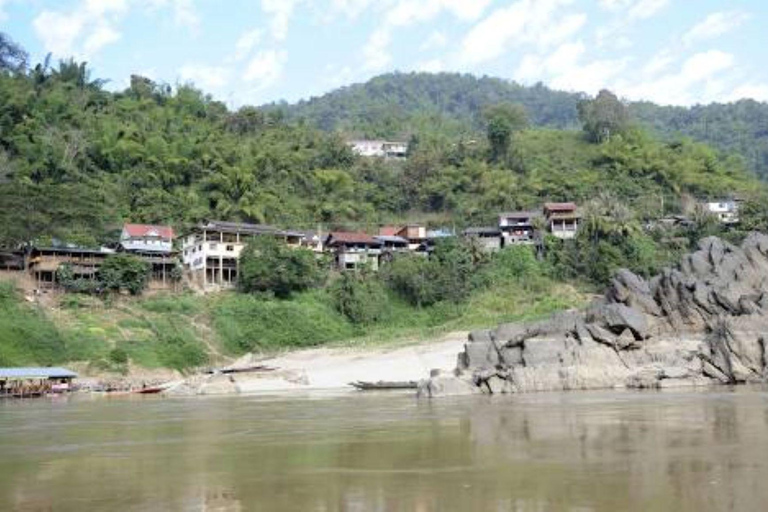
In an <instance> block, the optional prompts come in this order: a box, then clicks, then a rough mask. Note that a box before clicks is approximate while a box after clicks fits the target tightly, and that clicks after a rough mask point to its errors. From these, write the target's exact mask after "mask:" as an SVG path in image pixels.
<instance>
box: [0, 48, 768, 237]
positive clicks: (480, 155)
mask: <svg viewBox="0 0 768 512" xmlns="http://www.w3.org/2000/svg"><path fill="white" fill-rule="evenodd" d="M443 80H444V81H445V83H446V84H451V85H450V87H449V86H448V85H446V87H445V90H444V91H443V92H440V91H439V90H433V89H431V88H430V86H429V85H430V84H432V85H435V84H437V85H439V84H440V83H442V81H443ZM420 83H423V84H424V85H423V87H421V86H420V87H418V88H417V87H416V85H409V84H420ZM372 84H376V85H375V87H376V88H378V89H380V91H381V92H380V93H377V94H379V96H377V97H380V98H389V99H388V100H386V101H385V100H384V99H381V101H380V103H378V106H376V107H375V108H374V107H373V106H367V105H369V103H370V105H373V104H374V103H373V102H369V101H368V100H367V99H366V98H368V96H369V93H368V92H367V91H368V89H369V88H370V87H372V85H371V84H369V85H364V86H354V87H350V88H348V89H345V90H342V91H338V92H337V93H334V94H331V95H330V96H328V97H327V98H337V100H335V101H338V102H339V103H338V105H336V106H334V107H328V108H327V109H326V110H323V112H325V113H323V114H321V113H320V110H318V113H317V114H316V116H317V118H316V121H317V122H318V124H321V125H322V126H324V127H325V128H339V127H340V126H339V124H338V123H341V122H342V120H343V121H344V122H348V123H351V124H350V126H349V127H347V128H346V129H347V130H351V129H352V125H354V124H356V123H359V124H365V125H367V126H368V127H369V128H367V129H365V131H366V132H367V134H369V135H376V134H379V135H386V134H388V133H389V134H394V133H395V132H396V130H399V129H400V126H404V127H405V128H406V129H408V130H410V133H409V134H410V135H414V136H415V137H414V138H413V144H412V145H411V147H410V148H409V153H410V154H409V157H408V159H407V160H403V161H387V160H383V159H366V158H362V157H358V156H356V155H354V154H353V153H352V150H351V149H350V148H349V147H348V145H347V144H346V142H345V140H344V138H343V136H345V135H349V133H342V134H339V133H338V132H337V131H336V130H334V131H326V130H320V129H318V128H317V127H316V126H313V124H314V123H312V122H299V120H298V119H297V118H298V117H299V112H300V111H302V109H305V111H307V112H309V108H310V107H312V108H317V109H320V108H321V107H322V105H324V102H325V100H323V99H319V100H315V101H314V102H309V103H307V104H303V105H298V106H295V107H288V108H286V109H285V113H282V112H281V111H280V110H279V109H273V110H272V111H270V109H259V108H254V107H243V108H240V109H238V110H235V111H233V110H231V109H229V108H227V106H226V105H225V104H223V103H221V102H218V101H216V100H215V99H213V98H212V97H210V96H209V95H206V94H205V93H204V92H203V91H201V90H199V89H197V88H196V87H194V86H193V85H191V84H185V85H180V86H177V87H170V86H168V85H167V84H162V83H155V82H153V81H151V80H149V79H147V78H143V77H140V76H133V77H132V78H131V82H130V85H129V86H128V87H127V88H126V89H125V90H122V91H117V92H113V91H108V90H105V89H104V87H103V81H101V80H99V79H96V78H94V77H92V76H91V70H90V69H89V68H88V67H87V66H86V65H85V63H78V62H75V61H73V60H67V61H63V62H59V63H56V64H52V63H50V62H43V63H40V64H35V65H32V64H29V63H28V62H27V58H26V53H25V52H24V51H23V49H21V48H19V47H18V46H16V45H14V43H12V41H9V40H8V39H7V38H4V37H3V36H2V34H0V247H2V246H11V247H13V246H18V245H19V244H29V243H36V244H44V243H53V242H55V241H65V242H70V243H77V244H81V245H86V246H94V245H99V244H103V243H109V242H114V240H115V234H116V233H118V234H119V228H120V226H121V223H122V222H126V221H132V222H146V223H163V224H165V223H168V224H171V225H173V226H174V227H176V228H177V229H179V230H180V231H183V230H184V228H185V227H188V226H190V225H191V224H194V223H197V222H200V221H202V220H205V219H221V220H230V221H250V222H263V223H270V224H276V225H279V226H284V227H291V228H314V227H316V226H317V225H318V224H322V225H323V228H324V229H325V230H327V229H329V228H339V229H340V228H344V229H363V230H368V231H375V229H376V227H377V225H380V224H383V223H400V222H416V221H418V222H425V223H427V224H429V225H430V226H435V227H439V226H455V227H457V228H461V227H465V226H468V225H476V226H478V225H480V226H481V225H491V224H492V223H493V222H496V220H497V219H498V217H497V216H498V213H499V212H500V211H507V210H511V209H518V208H539V207H540V206H541V204H542V202H544V201H577V202H579V203H581V204H585V203H588V202H590V201H591V200H593V199H594V198H595V197H596V196H597V195H599V194H598V193H602V194H603V195H610V196H611V197H613V198H616V199H619V200H620V201H621V202H622V203H623V204H625V205H628V206H630V207H631V210H632V212H631V213H632V216H633V218H635V219H637V220H638V222H639V221H641V220H649V219H653V218H657V217H658V216H660V215H663V214H668V213H675V212H679V211H681V207H682V205H683V202H684V201H688V199H690V198H691V197H694V198H699V199H702V198H722V197H727V196H729V195H734V194H739V195H745V194H747V193H749V192H753V193H758V192H764V191H765V190H766V187H761V186H759V184H758V183H757V181H756V180H755V178H754V176H752V175H751V174H750V173H749V172H748V171H747V170H746V168H745V166H744V163H743V162H742V161H741V160H740V159H738V158H736V157H733V156H731V155H727V154H722V153H719V152H717V151H714V150H712V149H711V148H710V147H708V146H706V145H704V144H701V143H697V142H695V141H691V140H682V141H676V142H674V143H667V142H664V141H662V140H659V139H657V138H656V137H654V136H653V135H649V134H648V133H645V132H643V131H642V130H637V129H635V128H634V126H633V125H632V124H631V123H629V122H627V121H628V118H629V117H630V116H628V115H627V112H626V108H625V106H624V105H623V104H622V103H621V102H620V101H619V100H618V99H617V98H616V97H615V96H613V95H611V94H609V93H605V94H604V95H602V96H603V97H602V98H601V97H598V98H596V99H595V100H594V101H589V102H586V103H584V104H582V108H581V109H580V110H581V116H580V119H579V122H578V123H579V124H578V125H579V126H581V124H582V121H583V125H584V126H583V127H584V131H583V132H582V131H581V130H577V129H576V126H577V121H576V119H577V118H576V115H575V113H574V111H575V109H576V104H577V101H578V100H579V99H580V97H579V96H575V95H570V94H566V93H557V92H553V91H549V90H548V89H546V88H544V87H538V88H537V87H534V88H523V87H518V86H512V85H509V84H506V83H505V82H503V81H501V80H497V79H474V78H472V77H467V76H460V75H437V76H432V75H390V76H387V77H381V78H379V79H377V80H374V81H373V82H372ZM388 84H389V85H388ZM396 84H400V86H396ZM398 87H399V88H398ZM345 91H351V92H349V93H347V92H345ZM387 91H390V92H389V93H387ZM408 91H410V92H408ZM416 91H419V92H418V93H417V92H416ZM494 91H495V92H494ZM505 91H506V92H505ZM347 94H350V95H351V96H349V98H357V96H355V95H359V98H358V99H356V100H354V101H353V100H349V99H345V98H347ZM404 98H408V99H407V101H406V100H405V99H404ZM347 103H349V104H351V105H355V109H357V110H356V112H357V113H356V114H352V113H347V114H345V113H344V112H345V107H344V105H346V104H347ZM391 104H398V105H400V104H401V105H402V107H398V108H392V107H391V106H390V105H391ZM520 104H522V107H521V105H520ZM347 110H351V107H350V109H347ZM526 110H527V112H528V113H527V114H526V112H525V111H526ZM286 114H287V115H286ZM337 114H338V115H339V117H338V118H336V117H333V116H335V115H337ZM481 114H482V115H481ZM398 116H400V118H399V117H398ZM323 118H324V119H325V121H323V122H322V123H321V122H320V120H321V119H323ZM526 118H528V119H530V120H532V121H533V123H534V127H531V126H530V125H529V124H528V122H527V120H526ZM334 119H336V121H334ZM441 119H442V120H443V121H444V122H440V120H441ZM356 120H359V121H356ZM536 124H538V125H544V126H548V127H568V128H573V129H567V130H561V129H554V128H540V127H539V128H537V127H536V126H535V125H536ZM467 131H469V132H471V136H469V137H466V136H461V135H462V132H464V133H466V132H467ZM618 134H621V136H614V135H618ZM756 204H768V202H767V201H762V202H756ZM761 211H762V210H761ZM763 213H765V215H763V216H762V217H761V218H762V219H764V220H765V224H766V225H768V211H765V212H763ZM761 215H762V214H761ZM761 222H762V221H761ZM53 239H56V240H53Z"/></svg>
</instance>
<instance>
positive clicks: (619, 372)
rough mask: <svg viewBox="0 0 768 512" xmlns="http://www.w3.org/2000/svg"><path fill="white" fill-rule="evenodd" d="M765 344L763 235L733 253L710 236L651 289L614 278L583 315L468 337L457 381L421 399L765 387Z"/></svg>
mask: <svg viewBox="0 0 768 512" xmlns="http://www.w3.org/2000/svg"><path fill="white" fill-rule="evenodd" d="M766 339H768V236H766V235H763V234H759V233H752V234H750V235H749V236H748V237H747V238H746V239H745V240H744V242H743V243H742V245H741V247H736V246H734V245H731V244H729V243H727V242H724V241H722V240H720V239H718V238H715V237H710V238H706V239H703V240H702V241H701V242H699V246H698V250H697V251H695V252H694V253H692V254H689V255H687V256H685V257H684V258H683V260H682V261H681V262H680V264H679V265H678V267H677V268H667V269H664V270H663V271H662V272H661V274H660V275H658V276H656V277H654V278H653V279H651V280H650V281H645V280H644V279H643V278H641V277H639V276H637V275H635V274H633V273H632V272H630V271H629V270H620V271H619V272H617V273H616V275H615V277H614V279H613V280H612V282H611V285H610V286H609V288H608V290H607V291H606V293H605V296H604V297H603V298H602V299H600V300H598V301H595V302H594V303H593V304H592V305H591V306H590V307H588V308H587V310H586V311H568V312H564V313H559V314H556V315H554V316H553V317H551V318H550V319H548V320H544V321H540V322H530V323H513V324H502V325H499V326H498V327H497V328H496V329H493V330H487V331H476V332H473V333H471V334H470V335H469V340H468V342H467V343H466V345H465V350H464V352H462V353H460V354H459V356H458V364H457V368H456V372H455V375H454V376H444V375H442V376H441V375H435V376H432V377H431V378H430V379H429V380H426V381H424V382H423V383H422V386H421V388H420V393H421V394H422V395H426V396H438V395H444V394H450V393H460V392H466V391H467V390H470V391H472V392H477V390H478V389H479V390H480V391H482V392H486V393H505V392H524V391H540V390H568V389H590V388H606V387H665V386H679V385H697V384H708V383H723V384H733V383H742V382H758V381H765V380H766V377H768V361H767V359H768V356H766V343H767V342H766ZM451 379H454V380H457V381H461V384H458V383H450V382H449V381H450V380H451Z"/></svg>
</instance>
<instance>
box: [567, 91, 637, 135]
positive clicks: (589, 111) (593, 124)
mask: <svg viewBox="0 0 768 512" xmlns="http://www.w3.org/2000/svg"><path fill="white" fill-rule="evenodd" d="M578 110H579V120H580V121H581V123H582V126H583V127H584V131H585V132H586V133H587V135H588V136H589V138H590V140H592V141H593V142H597V143H602V142H607V141H610V140H611V137H612V136H614V135H617V134H621V133H623V132H625V131H626V130H627V128H628V127H629V112H628V110H627V107H626V105H624V103H622V102H621V101H620V100H619V98H618V97H617V96H616V95H615V94H613V93H612V92H611V91H608V90H606V89H603V90H602V91H600V92H599V93H598V94H597V97H596V98H595V99H594V100H583V101H581V102H580V103H579V105H578Z"/></svg>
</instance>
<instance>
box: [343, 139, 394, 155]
mask: <svg viewBox="0 0 768 512" xmlns="http://www.w3.org/2000/svg"><path fill="white" fill-rule="evenodd" d="M347 144H349V146H350V147H351V148H352V151H353V152H354V153H355V154H357V155H360V156H366V157H379V158H405V157H406V154H407V153H408V143H407V142H391V141H386V140H367V139H361V140H351V141H349V142H348V143H347Z"/></svg>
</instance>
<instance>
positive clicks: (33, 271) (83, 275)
mask: <svg viewBox="0 0 768 512" xmlns="http://www.w3.org/2000/svg"><path fill="white" fill-rule="evenodd" d="M114 253H115V251H114V250H113V249H107V248H104V247H101V248H99V249H83V248H81V247H68V246H65V247H34V248H32V250H31V252H30V257H29V273H30V276H31V277H32V279H33V280H34V282H35V287H36V288H39V289H44V288H56V285H57V281H56V274H57V272H58V271H59V269H60V268H61V267H62V266H63V265H69V266H70V269H71V270H72V276H73V277H74V278H78V279H92V280H95V279H96V273H97V272H98V270H99V267H101V264H102V263H104V260H105V259H106V257H107V256H109V255H110V254H114Z"/></svg>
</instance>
